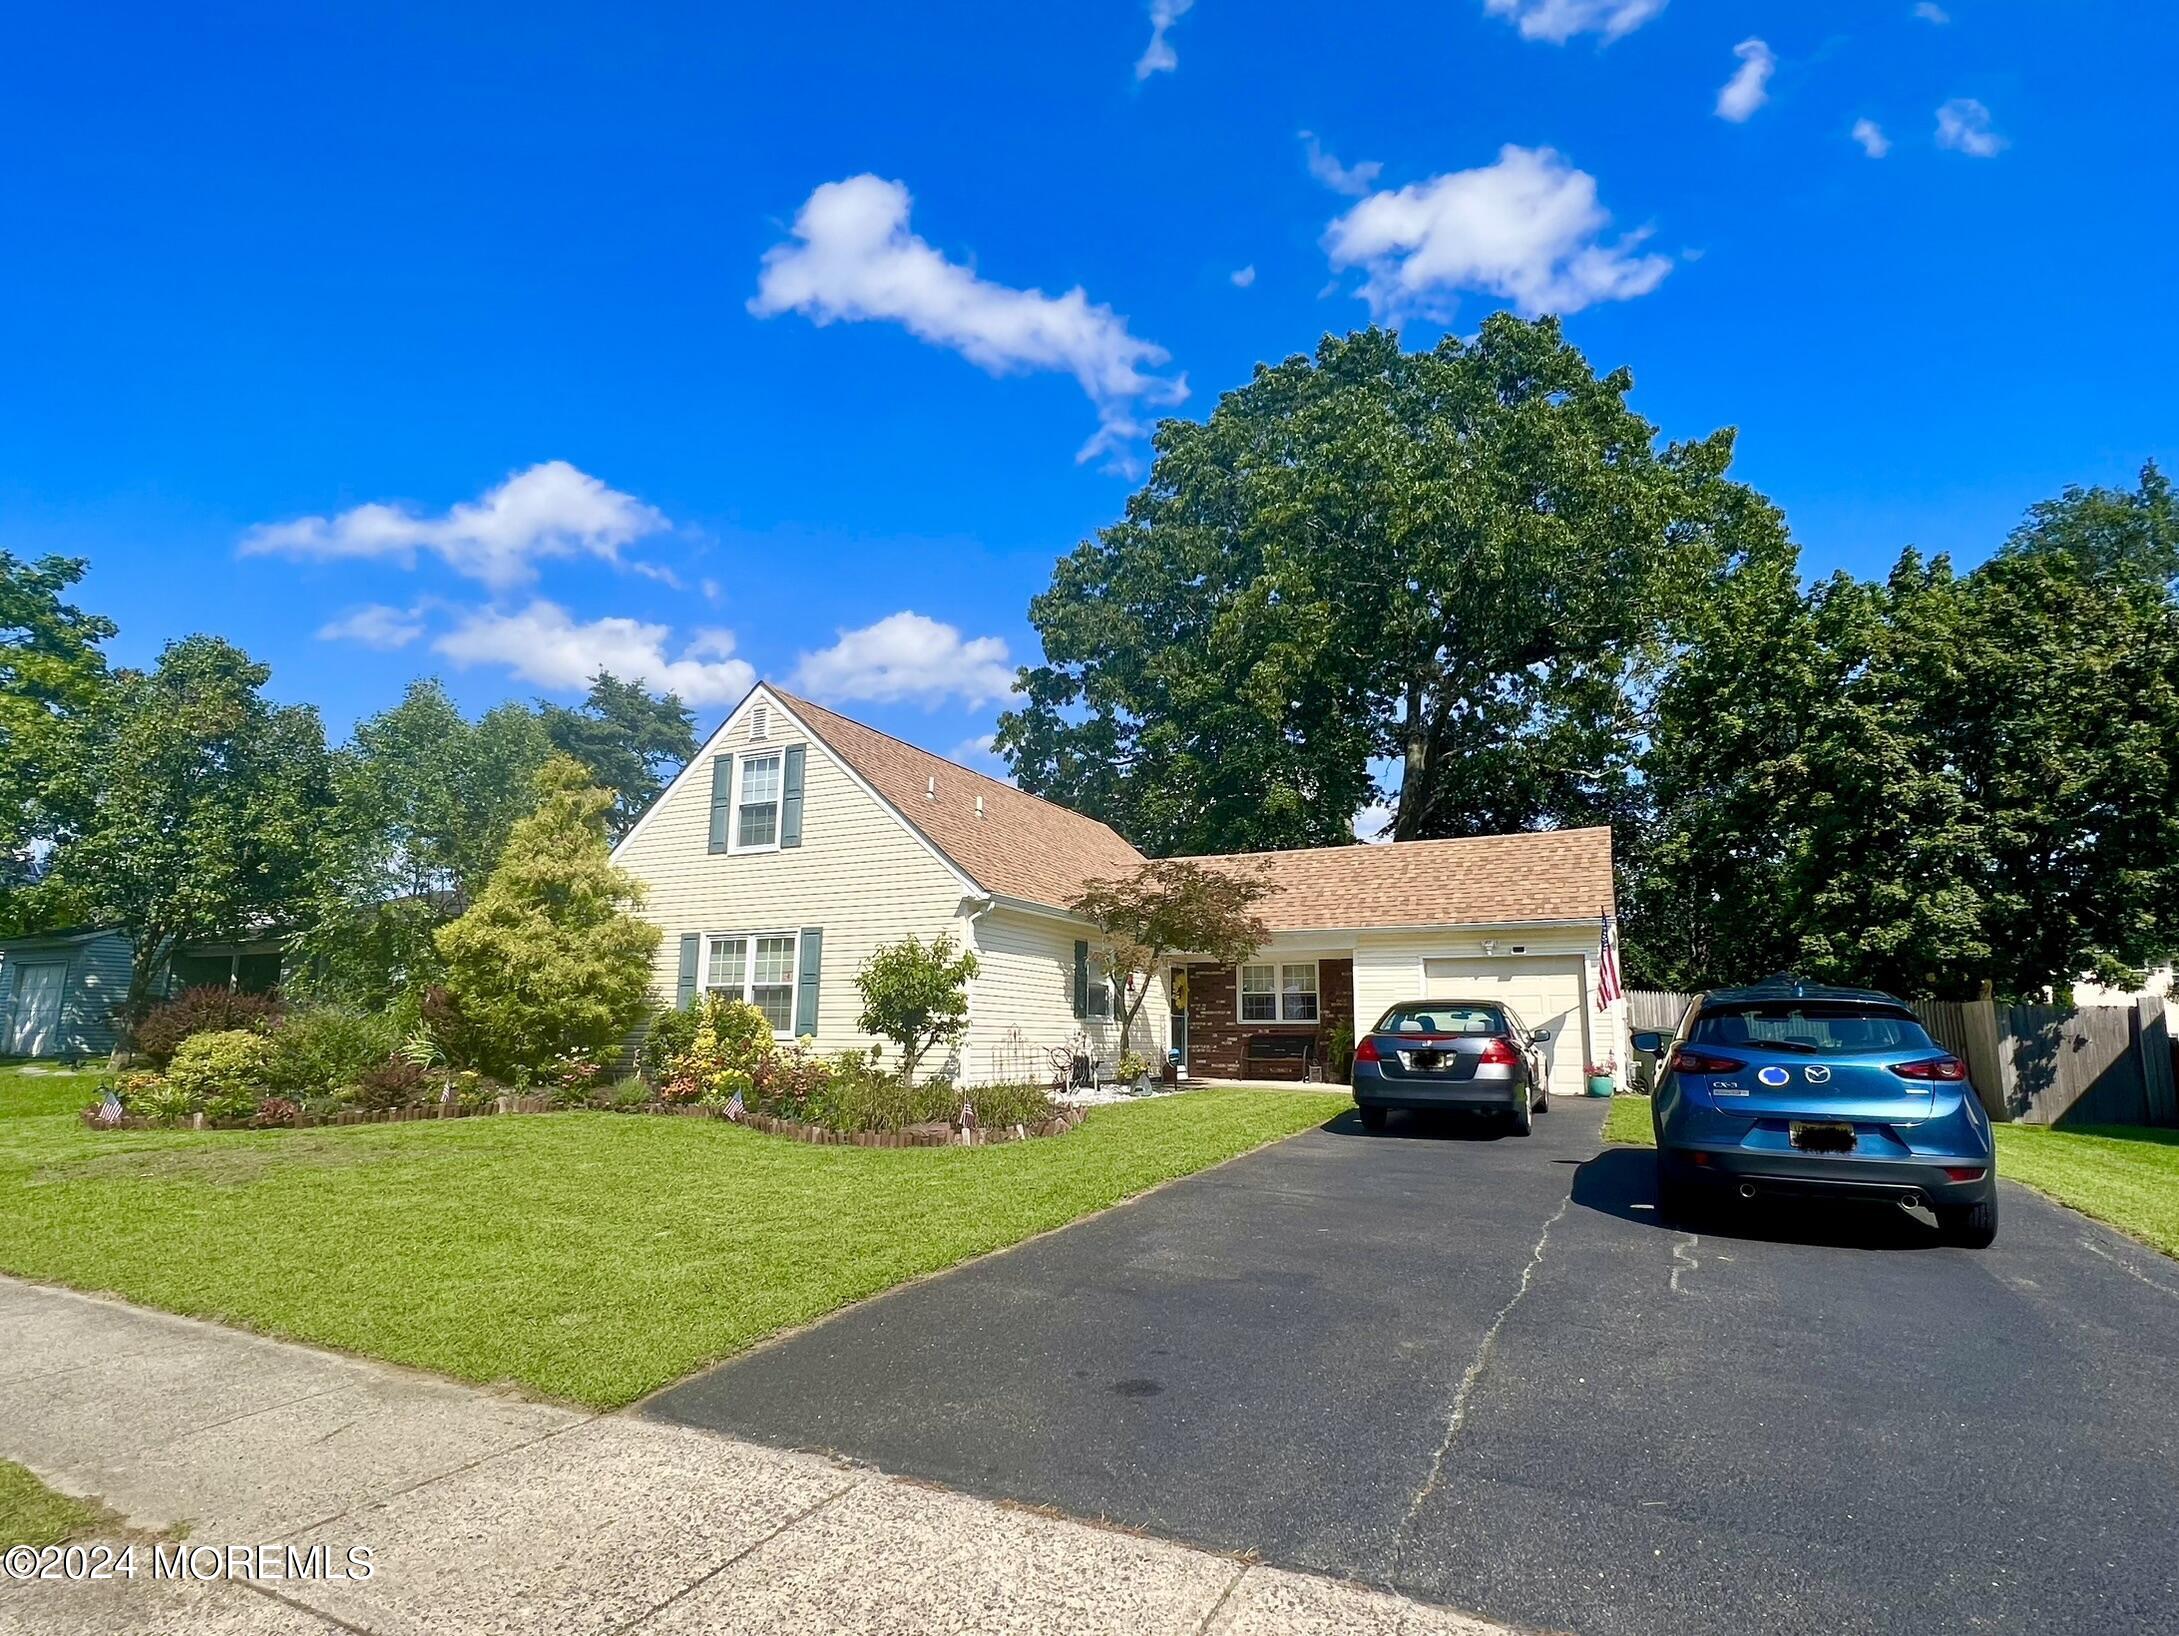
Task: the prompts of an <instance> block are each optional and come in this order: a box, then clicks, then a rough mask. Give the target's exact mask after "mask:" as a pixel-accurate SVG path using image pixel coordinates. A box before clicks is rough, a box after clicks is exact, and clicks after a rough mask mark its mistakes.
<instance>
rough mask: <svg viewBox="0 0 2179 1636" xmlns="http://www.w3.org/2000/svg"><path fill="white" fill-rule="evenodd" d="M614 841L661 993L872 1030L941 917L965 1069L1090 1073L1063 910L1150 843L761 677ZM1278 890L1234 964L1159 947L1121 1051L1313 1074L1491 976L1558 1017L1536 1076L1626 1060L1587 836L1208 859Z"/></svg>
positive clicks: (1029, 1074)
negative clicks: (897, 974) (1413, 1010)
mask: <svg viewBox="0 0 2179 1636" xmlns="http://www.w3.org/2000/svg"><path fill="white" fill-rule="evenodd" d="M614 856H615V860H616V861H617V862H618V863H619V864H620V865H621V867H622V868H624V869H626V870H628V871H629V872H630V873H631V874H633V875H635V876H636V877H637V878H638V879H640V880H642V881H643V882H644V883H645V884H646V885H647V887H648V888H649V892H648V898H647V901H646V903H645V906H644V909H643V913H644V915H645V916H646V918H648V919H650V920H651V921H653V922H654V923H656V924H657V925H658V926H659V927H660V929H661V930H662V931H663V932H664V933H665V937H664V939H663V940H662V942H661V945H660V952H659V964H658V969H657V989H658V994H659V997H660V1000H661V1001H662V1002H667V1001H677V1002H680V1003H686V1002H688V1001H690V1000H692V999H693V998H694V997H695V996H696V995H697V994H698V993H700V992H703V991H705V990H714V989H715V990H720V991H723V992H726V993H730V994H735V995H738V996H740V997H742V998H744V999H747V1000H749V1001H750V1002H751V1003H753V1004H755V1005H757V1006H759V1007H760V1008H762V1009H763V1010H764V1012H765V1013H766V1014H767V1015H768V1016H769V1017H770V1018H771V1019H772V1023H773V1027H774V1028H775V1030H776V1031H777V1032H778V1033H779V1035H780V1037H781V1038H782V1039H786V1038H792V1037H796V1036H808V1037H812V1038H814V1040H815V1042H816V1044H817V1045H818V1047H819V1048H821V1049H823V1050H827V1051H833V1050H845V1049H850V1048H857V1047H862V1046H866V1045H868V1044H871V1043H872V1042H871V1041H870V1040H869V1039H868V1038H867V1037H866V1036H865V1035H863V1034H862V1033H861V1032H860V1031H859V1029H858V1028H857V1026H856V1022H857V1015H858V1013H859V1011H860V1009H861V1006H860V1001H859V998H858V996H857V994H856V992H855V982H854V979H855V973H856V972H857V971H858V970H859V969H860V968H861V966H862V963H863V962H864V961H865V960H866V959H868V958H869V956H870V954H871V953H872V951H874V950H875V949H877V948H878V947H879V946H880V945H883V944H886V943H892V942H897V941H898V940H899V939H901V938H903V937H905V936H907V935H908V934H910V933H914V934H915V935H917V936H918V937H922V938H925V939H929V938H931V937H934V936H936V935H938V934H939V933H942V932H950V933H951V934H952V935H953V937H954V938H955V940H956V941H957V942H959V943H960V944H961V945H963V946H964V947H966V948H969V949H973V950H974V951H975V953H976V956H977V960H978V962H979V964H980V967H981V969H980V971H979V973H978V975H977V977H976V979H975V981H974V982H973V983H972V984H971V985H970V991H969V1031H968V1035H967V1037H966V1039H965V1040H964V1041H963V1043H962V1045H961V1046H960V1048H959V1049H958V1051H957V1052H956V1054H955V1057H954V1060H953V1067H954V1070H955V1072H956V1073H957V1074H958V1075H959V1077H960V1078H961V1079H962V1080H963V1081H965V1082H967V1083H970V1084H986V1083H992V1082H997V1081H1007V1080H1023V1079H1043V1078H1045V1077H1047V1076H1048V1075H1049V1074H1050V1073H1051V1071H1052V1066H1051V1064H1052V1059H1053V1055H1054V1053H1055V1052H1056V1053H1059V1054H1060V1055H1061V1056H1063V1057H1086V1058H1088V1059H1090V1060H1092V1061H1095V1062H1097V1063H1099V1064H1101V1065H1102V1066H1103V1067H1105V1068H1106V1069H1108V1070H1109V1068H1110V1066H1111V1065H1112V1063H1113V1062H1114V1060H1115V1058H1116V1056H1117V1054H1118V1044H1119V1028H1118V1024H1117V1022H1116V1021H1115V1013H1116V1012H1117V1011H1118V1010H1119V1009H1120V1008H1122V1007H1123V1006H1124V1004H1125V999H1126V997H1125V996H1124V995H1121V994H1115V993H1114V992H1112V991H1111V988H1110V986H1109V985H1108V984H1107V983H1106V982H1105V981H1104V980H1103V977H1102V973H1101V965H1102V963H1101V960H1100V958H1099V955H1100V944H1099V941H1098V934H1097V932H1096V929H1095V928H1094V927H1093V926H1090V925H1089V924H1087V923H1085V922H1083V921H1081V920H1079V919H1077V918H1076V917H1075V916H1073V915H1071V914H1069V913H1068V912H1067V909H1066V905H1067V903H1069V902H1070V901H1072V900H1073V898H1074V897H1075V896H1076V895H1077V894H1078V893H1079V892H1080V890H1081V888H1082V886H1083V884H1084V883H1085V882H1087V881H1090V880H1094V879H1099V878H1110V877H1114V876H1120V875H1125V874H1128V873H1130V872H1132V871H1133V870H1134V869H1135V868H1136V867H1138V866H1139V865H1140V864H1141V863H1142V862H1143V861H1144V860H1143V857H1142V855H1141V854H1140V853H1138V852H1137V851H1136V850H1135V848H1134V847H1132V846H1131V845H1129V844H1128V842H1127V841H1126V840H1124V839H1123V838H1122V837H1121V836H1120V835H1119V834H1118V833H1117V832H1116V831H1114V830H1112V829H1111V828H1109V827H1107V826H1106V825H1104V824H1101V823H1099V822H1097V821H1096V820H1095V819H1093V818H1088V817H1085V816H1083V815H1082V814H1080V813H1077V812H1072V811H1069V810H1068V809H1067V808H1065V807H1060V806H1056V805H1054V804H1053V803H1051V802H1049V801H1044V800H1040V799H1039V798H1037V797H1036V796H1033V795H1027V794H1024V793H1023V792H1022V791H1020V790H1017V789H1015V788H1014V787H1013V786H1012V785H1011V784H1007V783H1004V782H1002V781H1000V780H998V779H995V778H990V777H986V776H985V775H984V774H981V773H977V772H973V771H971V770H969V769H968V768H966V767H961V766H957V765H956V764H954V763H953V762H950V761H947V760H945V759H944V758H943V757H940V756H935V755H932V754H931V753H930V752H928V751H926V750H919V749H917V748H915V747H914V746H913V745H909V744H904V743H902V742H901V741H900V740H898V739H895V738H892V737H890V736H888V735H886V734H884V733H880V732H878V731H877V730H875V729H874V728H870V727H866V726H864V725H863V724H862V723H860V722H856V721H851V720H849V719H848V718H847V717H845V716H841V715H837V714H835V713H834V712H832V711H829V710H824V709H821V708H819V707H818V706H816V705H814V704H811V703H809V702H807V701H805V700H802V699H797V698H795V697H793V696H791V695H790V694H787V693H784V692H782V691H780V690H779V689H778V688H775V687H772V686H769V685H767V684H760V685H758V686H757V687H756V688H755V689H753V690H752V691H751V692H750V694H749V696H748V697H747V698H746V699H744V700H743V701H742V702H741V704H740V705H739V706H737V707H736V708H735V710H734V712H733V713H732V714H731V715H730V716H728V717H727V719H726V721H725V722H724V723H723V724H722V725H721V726H720V728H719V730H718V731H717V732H716V733H714V734H713V735H712V737H711V739H710V741H709V742H708V743H707V744H706V745H705V746H704V748H703V750H702V751H701V752H700V753H699V754H698V755H697V757H696V759H695V760H694V761H692V762H690V764H689V765H688V766H687V767H686V768H684V769H683V770H682V772H681V775H680V776H679V777H678V778H676V779H675V780H674V782H673V783H672V785H671V786H670V787H668V789H667V790H666V792H665V793H664V794H663V795H661V796H660V797H659V799H658V801H657V802H656V803H655V804H654V805H653V806H652V807H651V809H650V810H649V811H648V812H646V813H645V814H644V815H643V817H642V818H641V819H640V820H639V821H638V822H637V823H636V825H635V827H634V828H633V829H631V830H630V831H629V833H628V835H627V836H626V838H625V839H623V840H622V842H621V843H620V845H619V847H618V848H617V849H616V850H615V854H614ZM1210 861H1215V862H1217V863H1218V864H1219V865H1220V866H1221V867H1230V868H1236V869H1248V870H1251V871H1261V872H1263V873H1264V874H1266V875H1267V876H1268V877H1269V878H1270V879H1271V880H1272V882H1273V884H1274V885H1276V886H1277V887H1278V888H1279V890H1278V891H1276V892H1275V893H1274V894H1273V895H1272V896H1271V897H1270V898H1269V899H1268V900H1267V901H1266V902H1265V904H1264V906H1263V909H1262V911H1261V912H1262V913H1263V915H1264V918H1265V921H1266V923H1267V925H1268V926H1269V927H1270V929H1271V934H1272V935H1271V938H1270V941H1269V942H1268V943H1267V945H1266V947H1265V948H1264V949H1263V950H1262V951H1261V952H1260V954H1259V955H1258V956H1257V958H1255V959H1253V960H1251V961H1248V962H1246V963H1244V964H1243V965H1241V966H1238V967H1218V966H1213V965H1209V964H1207V963H1203V962H1191V961H1188V960H1186V959H1185V958H1179V959H1176V960H1175V961H1174V962H1173V963H1172V965H1171V967H1170V969H1169V970H1168V971H1166V972H1164V973H1161V974H1160V975H1159V976H1158V978H1157V979H1156V980H1155V982H1154V992H1153V993H1151V995H1150V996H1149V997H1148V998H1147V999H1146V1000H1145V1001H1144V1003H1143V1008H1142V1012H1141V1014H1140V1016H1139V1017H1138V1018H1137V1019H1136V1026H1135V1035H1134V1041H1133V1043H1134V1046H1135V1049H1136V1050H1138V1051H1140V1052H1142V1053H1143V1054H1144V1055H1146V1056H1148V1057H1150V1058H1151V1059H1152V1060H1153V1061H1161V1060H1163V1059H1164V1058H1165V1056H1166V1053H1167V1051H1168V1049H1170V1048H1177V1049H1178V1050H1179V1051H1180V1052H1181V1054H1182V1057H1183V1072H1184V1073H1185V1074H1186V1075H1188V1076H1189V1077H1191V1078H1196V1079H1205V1078H1246V1077H1286V1078H1299V1077H1304V1076H1305V1075H1312V1074H1317V1073H1322V1072H1323V1071H1324V1070H1325V1069H1326V1068H1327V1067H1328V1066H1329V1065H1330V1061H1331V1058H1332V1057H1333V1055H1334V1054H1335V1049H1336V1046H1337V1044H1338V1041H1337V1040H1336V1038H1335V1037H1334V1036H1335V1035H1336V1034H1337V1033H1338V1031H1339V1030H1340V1028H1341V1027H1342V1025H1344V1024H1349V1023H1351V1020H1352V1019H1353V1018H1354V1017H1355V1016H1356V1015H1358V1014H1364V1015H1365V1017H1366V1019H1367V1018H1374V1017H1375V1016H1377V1015H1378V1014H1379V1013H1380V1012H1381V1011H1382V1010H1383V1009H1384V1008H1385V1007H1387V1006H1389V1005H1391V1004H1393V1003H1394V1002H1396V1001H1398V1000H1402V999H1413V998H1417V997H1419V996H1422V995H1424V994H1425V993H1433V994H1442V993H1446V992H1450V991H1454V990H1457V991H1459V992H1462V993H1468V992H1477V991H1486V992H1489V993H1492V994H1494V995H1495V996H1497V997H1500V998H1504V999H1506V1000H1508V1001H1509V1002H1510V1003H1512V1004H1513V1006H1514V1009H1515V1010H1516V1011H1517V1012H1519V1014H1520V1015H1521V1017H1522V1019H1523V1020H1524V1021H1525V1022H1527V1023H1528V1024H1529V1026H1530V1027H1532V1028H1542V1027H1546V1026H1549V1027H1550V1028H1551V1029H1552V1030H1553V1032H1554V1034H1555V1035H1556V1036H1557V1042H1556V1043H1555V1045H1554V1049H1553V1057H1552V1076H1551V1077H1552V1088H1553V1089H1554V1090H1557V1091H1562V1092H1568V1093H1571V1092H1574V1091H1578V1090H1579V1089H1580V1081H1581V1073H1582V1068H1583V1065H1584V1063H1585V1061H1587V1060H1593V1059H1596V1058H1601V1057H1602V1056H1604V1055H1605V1054H1607V1053H1609V1052H1616V1053H1617V1054H1618V1057H1619V1060H1620V1061H1622V1062H1624V1061H1625V1060H1626V1019H1625V1005H1624V1002H1623V1001H1622V1002H1619V1003H1618V1004H1617V1005H1615V1006H1612V1007H1606V1008H1598V1007H1597V1006H1596V1005H1595V1003H1594V997H1595V975H1596V974H1595V961H1596V957H1597V952H1598V932H1599V928H1600V917H1601V916H1602V915H1605V914H1608V913H1609V912H1610V909H1611V841H1610V834H1609V832H1608V831H1605V830H1574V831H1563V832H1558V833H1554V834H1544V835H1511V836H1499V837H1487V838H1483V839H1479V840H1456V841H1416V842H1401V843H1395V844H1391V845H1385V846H1352V847H1337V848H1327V849H1323V850H1320V851H1306V852H1283V853H1269V854H1260V855H1251V856H1247V857H1235V858H1226V859H1218V860H1210Z"/></svg>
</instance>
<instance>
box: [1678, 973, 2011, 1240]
mask: <svg viewBox="0 0 2179 1636" xmlns="http://www.w3.org/2000/svg"><path fill="white" fill-rule="evenodd" d="M1634 1044H1635V1048H1636V1049H1637V1050H1640V1051H1646V1052H1651V1053H1656V1052H1663V1053H1664V1056H1663V1059H1662V1061H1661V1062H1660V1063H1659V1065H1658V1078H1657V1084H1656V1088H1655V1091H1654V1092H1653V1094H1652V1097H1651V1102H1650V1118H1651V1120H1652V1122H1653V1123H1654V1125H1655V1127H1656V1132H1657V1178H1658V1203H1659V1206H1660V1208H1661V1209H1662V1210H1664V1212H1665V1213H1666V1214H1668V1215H1678V1216H1681V1217H1685V1216H1686V1215H1687V1214H1689V1212H1690V1210H1691V1208H1692V1207H1693V1206H1695V1205H1697V1204H1700V1203H1702V1202H1705V1201H1707V1200H1711V1199H1716V1198H1719V1197H1722V1196H1724V1195H1727V1194H1731V1193H1737V1194H1738V1195H1739V1196H1740V1197H1742V1198H1751V1199H1752V1198H1757V1197H1761V1196H1765V1195H1772V1196H1779V1195H1797V1196H1800V1197H1805V1198H1817V1199H1825V1198H1830V1199H1856V1198H1858V1199H1874V1200H1888V1201H1890V1202H1892V1203H1896V1204H1901V1205H1908V1206H1914V1205H1922V1206H1926V1207H1927V1208H1928V1209H1929V1211H1930V1212H1931V1213H1932V1214H1933V1215H1935V1217H1936V1218H1937V1225H1938V1228H1939V1229H1940V1230H1941V1231H1942V1232H1943V1234H1944V1236H1945V1238H1946V1239H1948V1240H1949V1241H1951V1242H1952V1243H1955V1244H1961V1245H1966V1246H1969V1247H1971V1248H1975V1249H1980V1248H1982V1247H1983V1246H1984V1245H1987V1244H1988V1243H1989V1242H1990V1241H1991V1240H1992V1239H1994V1238H1995V1237H1996V1236H1997V1153H1996V1149H1995V1146H1994V1144H1993V1142H1992V1140H1991V1137H1990V1120H1989V1116H1988V1115H1987V1114H1985V1113H1984V1112H1983V1108H1982V1101H1981V1098H1979V1097H1978V1096H1977V1095H1976V1094H1975V1087H1974V1086H1973V1085H1972V1084H1971V1083H1970V1082H1969V1080H1968V1077H1967V1065H1966V1064H1965V1063H1963V1062H1961V1061H1960V1059H1959V1058H1957V1057H1955V1056H1953V1055H1952V1054H1951V1053H1950V1052H1949V1051H1947V1050H1945V1048H1944V1047H1943V1046H1941V1045H1939V1044H1937V1042H1936V1041H1935V1040H1933V1039H1931V1038H1930V1037H1929V1035H1928V1033H1927V1032H1926V1031H1925V1030H1924V1029H1923V1027H1922V1025H1921V1022H1920V1020H1919V1019H1917V1018H1916V1017H1915V1015H1914V1013H1913V1012H1912V1011H1911V1010H1909V1009H1908V1008H1907V1006H1906V1005H1905V1004H1904V1003H1902V1002H1901V1001H1899V1000H1897V999H1894V998H1893V997H1892V996H1891V995H1889V994H1880V993H1877V992H1876V991H1874V990H1871V989H1857V988H1825V987H1820V986H1818V985H1816V984H1813V983H1804V982H1801V981H1798V980H1797V979H1794V978H1791V977H1778V978H1772V979H1770V980H1768V981H1766V982H1763V983H1758V984H1756V985H1755V986H1753V987H1750V988H1733V989H1719V990H1715V991H1713V992H1711V993H1708V994H1705V995H1703V996H1701V997H1700V998H1699V999H1697V1000H1696V1001H1695V1003H1694V1004H1693V1005H1691V1006H1689V1007H1688V1009H1687V1015H1686V1016H1685V1017H1684V1018H1683V1019H1681V1022H1680V1027H1679V1032H1678V1033H1677V1034H1675V1035H1672V1036H1670V1037H1669V1038H1668V1037H1667V1036H1665V1035H1662V1034H1647V1033H1645V1034H1636V1035H1635V1036H1634Z"/></svg>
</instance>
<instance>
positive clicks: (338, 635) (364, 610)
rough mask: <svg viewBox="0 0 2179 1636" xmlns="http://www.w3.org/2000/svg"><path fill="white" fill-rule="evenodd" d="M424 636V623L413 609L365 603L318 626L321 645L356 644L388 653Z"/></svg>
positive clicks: (379, 603)
mask: <svg viewBox="0 0 2179 1636" xmlns="http://www.w3.org/2000/svg"><path fill="white" fill-rule="evenodd" d="M423 634H424V623H423V621H422V620H421V619H419V618H418V617H417V610H416V609H414V608H389V607H387V606H386V604H385V603H383V602H367V603H365V604H364V605H363V606H362V607H360V608H351V609H349V610H348V611H347V612H346V613H344V614H342V615H341V616H340V617H339V618H338V619H332V620H328V621H327V622H326V623H324V624H323V625H320V626H319V627H318V639H319V640H320V641H322V642H360V643H362V644H363V646H365V647H367V648H381V649H384V650H386V651H388V652H390V651H392V650H393V649H395V648H405V647H407V646H408V645H409V644H410V643H411V642H413V641H415V640H416V639H417V638H418V637H419V636H421V635H423Z"/></svg>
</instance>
